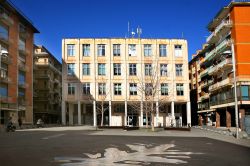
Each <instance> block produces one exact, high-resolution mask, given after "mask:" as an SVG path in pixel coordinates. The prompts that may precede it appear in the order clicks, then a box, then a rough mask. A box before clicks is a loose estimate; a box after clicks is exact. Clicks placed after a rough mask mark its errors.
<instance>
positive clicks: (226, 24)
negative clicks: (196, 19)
mask: <svg viewBox="0 0 250 166" xmlns="http://www.w3.org/2000/svg"><path fill="white" fill-rule="evenodd" d="M231 27H232V21H231V20H223V21H222V22H221V24H220V25H219V26H217V27H216V29H215V31H214V32H215V34H216V35H218V33H222V34H224V33H226V32H228V30H230V28H231Z"/></svg>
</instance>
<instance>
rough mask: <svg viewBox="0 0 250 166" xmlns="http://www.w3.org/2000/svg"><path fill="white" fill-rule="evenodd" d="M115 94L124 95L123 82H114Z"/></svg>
mask: <svg viewBox="0 0 250 166" xmlns="http://www.w3.org/2000/svg"><path fill="white" fill-rule="evenodd" d="M114 95H122V84H120V83H118V84H117V83H116V84H114Z"/></svg>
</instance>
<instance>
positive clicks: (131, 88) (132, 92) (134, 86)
mask: <svg viewBox="0 0 250 166" xmlns="http://www.w3.org/2000/svg"><path fill="white" fill-rule="evenodd" d="M129 94H130V95H137V84H135V83H130V84H129Z"/></svg>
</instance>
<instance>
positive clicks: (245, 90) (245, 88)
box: [241, 85, 249, 100]
mask: <svg viewBox="0 0 250 166" xmlns="http://www.w3.org/2000/svg"><path fill="white" fill-rule="evenodd" d="M241 97H242V100H249V86H247V85H245V86H244V85H242V86H241Z"/></svg>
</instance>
